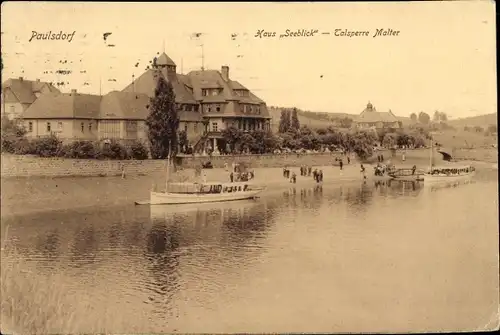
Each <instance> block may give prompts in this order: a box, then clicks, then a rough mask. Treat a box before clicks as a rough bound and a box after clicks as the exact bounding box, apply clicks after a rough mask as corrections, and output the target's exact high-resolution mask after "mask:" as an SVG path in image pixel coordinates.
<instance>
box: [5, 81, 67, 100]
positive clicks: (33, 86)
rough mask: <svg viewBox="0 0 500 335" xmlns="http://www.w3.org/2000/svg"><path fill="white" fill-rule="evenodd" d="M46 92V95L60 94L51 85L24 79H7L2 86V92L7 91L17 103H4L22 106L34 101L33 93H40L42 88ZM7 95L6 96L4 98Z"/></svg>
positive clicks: (34, 95)
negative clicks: (20, 104) (18, 103)
mask: <svg viewBox="0 0 500 335" xmlns="http://www.w3.org/2000/svg"><path fill="white" fill-rule="evenodd" d="M44 87H45V89H46V90H47V91H48V93H61V91H59V90H58V89H57V88H55V87H54V86H53V85H52V84H50V83H47V82H44V81H39V80H38V79H37V80H36V81H34V80H26V79H24V78H10V79H7V80H6V81H5V82H4V83H3V84H2V91H4V90H6V89H9V90H10V91H11V92H12V93H13V95H14V96H15V98H17V101H6V102H20V103H22V104H31V103H33V102H34V101H35V100H36V98H37V97H36V94H35V93H42V92H43V91H42V90H43V88H44ZM7 97H8V95H6V98H7Z"/></svg>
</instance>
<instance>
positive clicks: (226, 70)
mask: <svg viewBox="0 0 500 335" xmlns="http://www.w3.org/2000/svg"><path fill="white" fill-rule="evenodd" d="M221 73H222V79H224V80H225V81H229V66H225V65H224V66H222V67H221Z"/></svg>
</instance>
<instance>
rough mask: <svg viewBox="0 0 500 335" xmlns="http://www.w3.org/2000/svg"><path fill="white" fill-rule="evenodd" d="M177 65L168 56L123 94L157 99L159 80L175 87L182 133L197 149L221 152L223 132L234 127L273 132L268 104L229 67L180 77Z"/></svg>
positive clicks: (155, 60)
mask: <svg viewBox="0 0 500 335" xmlns="http://www.w3.org/2000/svg"><path fill="white" fill-rule="evenodd" d="M176 69H177V67H176V64H175V63H174V61H173V60H172V59H171V58H170V57H169V56H168V55H167V54H165V53H163V54H162V55H160V57H158V58H157V59H154V61H153V65H152V69H148V70H146V72H144V73H143V74H142V75H141V76H139V77H138V78H137V79H135V80H134V81H133V82H132V83H131V84H130V85H128V86H127V87H125V89H123V92H129V93H141V94H145V95H147V96H148V97H153V96H154V91H155V88H156V83H157V80H158V77H159V76H163V78H165V80H166V81H168V82H170V83H171V84H172V87H173V89H174V93H175V97H176V104H177V107H178V112H179V119H180V122H179V129H180V130H185V131H186V133H187V137H188V141H189V142H190V143H191V144H193V145H194V146H195V147H196V146H197V144H206V145H207V146H208V147H211V148H214V149H222V150H223V148H221V147H222V142H221V141H220V139H222V131H223V130H224V129H226V128H228V127H231V126H234V127H237V128H238V129H240V130H242V131H252V130H256V129H267V130H270V120H271V118H270V116H269V112H268V110H267V106H266V103H265V102H264V101H263V100H261V99H260V98H258V97H257V96H256V95H254V94H253V93H252V92H251V91H250V90H249V89H247V88H246V87H244V86H243V85H241V84H240V83H239V82H237V81H234V80H231V79H230V76H229V67H228V66H222V67H221V70H220V71H218V70H200V71H191V72H189V73H188V74H186V75H184V74H179V73H177V70H176Z"/></svg>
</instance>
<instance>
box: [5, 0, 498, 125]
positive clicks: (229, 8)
mask: <svg viewBox="0 0 500 335" xmlns="http://www.w3.org/2000/svg"><path fill="white" fill-rule="evenodd" d="M287 29H290V30H291V31H297V30H301V29H305V30H308V31H311V30H317V31H318V32H317V33H315V35H314V36H309V37H300V36H298V37H283V38H280V37H279V35H281V34H284V33H285V31H286V30H287ZM336 29H339V30H340V31H345V30H346V29H347V30H348V31H368V32H369V35H368V36H353V37H346V36H335V34H334V33H335V31H336ZM377 29H384V30H388V29H392V30H393V31H399V33H398V34H397V36H376V37H373V35H374V34H375V33H376V31H377ZM259 30H264V31H266V32H276V35H277V36H276V37H262V38H260V37H256V36H255V35H256V34H257V32H258V31H259ZM50 31H51V32H52V33H56V34H57V33H59V32H60V31H62V32H63V33H67V34H73V32H75V33H74V35H73V37H72V39H71V41H69V39H68V38H66V40H42V39H37V38H36V37H34V38H33V39H32V40H31V41H30V39H31V37H32V36H33V34H46V33H48V32H50ZM1 32H2V35H1V46H2V61H3V65H4V69H3V71H2V80H6V79H7V78H17V77H21V76H22V77H24V78H26V79H32V80H35V79H37V78H38V79H40V80H43V81H49V82H55V83H56V82H64V83H65V84H64V86H58V88H60V89H61V91H63V92H70V90H71V89H77V90H78V91H79V92H82V93H92V94H99V93H100V92H101V93H102V94H106V93H107V92H110V91H113V90H121V89H123V88H125V87H126V86H127V85H128V84H130V83H131V81H132V78H133V76H135V77H138V76H139V75H140V74H142V73H143V72H144V70H145V68H146V66H147V65H148V64H149V61H150V60H151V59H152V58H153V57H154V56H157V53H161V52H163V51H165V52H166V53H167V54H168V55H169V56H170V57H171V58H172V59H173V60H174V61H175V62H176V64H177V71H178V72H179V73H180V72H183V73H188V72H189V71H191V70H199V69H200V68H201V66H202V53H203V55H204V57H203V60H204V61H203V63H204V67H205V69H217V70H220V67H221V66H222V65H227V66H229V68H230V74H229V76H230V78H231V79H233V80H238V81H239V82H241V83H242V84H243V85H244V86H246V87H247V88H249V89H250V90H252V91H253V92H254V93H255V94H256V95H257V96H259V97H260V98H262V99H264V100H265V101H266V103H267V105H268V106H285V107H297V108H300V109H304V110H310V111H318V112H337V113H350V114H359V113H360V112H361V111H362V110H363V109H364V108H365V106H366V104H367V103H368V101H370V102H371V103H372V104H373V105H374V106H375V108H376V109H377V110H379V111H388V110H389V109H390V110H391V111H392V112H393V113H394V114H396V115H399V116H409V115H410V114H411V113H417V114H418V113H419V112H420V111H424V112H427V113H429V114H431V115H432V114H433V113H434V111H435V110H439V111H441V112H445V113H447V114H448V115H449V117H450V118H459V117H467V116H473V115H481V114H488V113H496V110H497V106H496V103H497V99H496V57H495V52H496V45H495V44H496V42H495V33H496V32H495V4H494V2H492V1H463V2H462V1H450V2H441V1H439V2H433V1H431V2H394V3H377V2H373V3H367V2H362V3H354V2H352V3H349V2H346V3H340V2H337V3H272V2H269V3H264V2H261V3H194V2H191V3H180V2H179V3H111V2H110V3H92V2H88V3H69V2H68V3H63V2H51V3H44V2H36V3H35V2H2V8H1ZM107 32H109V33H111V34H110V35H109V36H108V37H107V39H106V41H105V40H104V38H103V34H104V33H107ZM323 32H330V34H329V35H326V34H322V33H323ZM195 33H201V35H199V37H195V36H194V35H193V34H195ZM233 34H236V36H234V37H233ZM201 44H203V48H202V47H201ZM110 45H114V47H110ZM202 50H203V52H202ZM60 61H67V63H65V64H64V63H63V64H61V63H60ZM137 63H139V65H138V66H137V67H136V66H135V65H136V64H137ZM56 70H70V71H72V72H71V73H70V74H68V75H63V74H56V73H55V72H56ZM51 71H52V73H51Z"/></svg>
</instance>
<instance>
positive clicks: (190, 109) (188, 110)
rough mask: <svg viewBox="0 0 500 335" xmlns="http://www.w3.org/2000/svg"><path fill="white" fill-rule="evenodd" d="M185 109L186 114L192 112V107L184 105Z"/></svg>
mask: <svg viewBox="0 0 500 335" xmlns="http://www.w3.org/2000/svg"><path fill="white" fill-rule="evenodd" d="M185 107H186V112H190V111H192V110H193V106H192V105H185Z"/></svg>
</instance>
